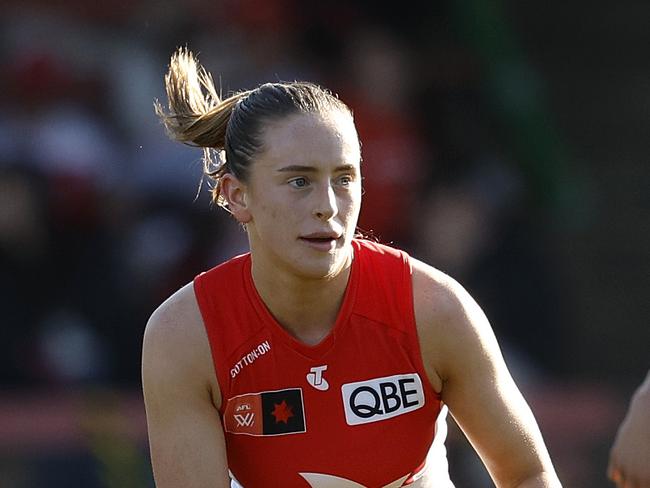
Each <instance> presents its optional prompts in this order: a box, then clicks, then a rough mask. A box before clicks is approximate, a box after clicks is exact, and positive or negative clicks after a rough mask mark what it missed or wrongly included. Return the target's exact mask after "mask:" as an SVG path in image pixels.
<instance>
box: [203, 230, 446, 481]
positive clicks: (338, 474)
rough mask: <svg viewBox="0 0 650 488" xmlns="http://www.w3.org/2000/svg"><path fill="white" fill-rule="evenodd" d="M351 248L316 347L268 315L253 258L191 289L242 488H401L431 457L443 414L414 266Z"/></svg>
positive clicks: (389, 254) (361, 246)
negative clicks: (419, 322)
mask: <svg viewBox="0 0 650 488" xmlns="http://www.w3.org/2000/svg"><path fill="white" fill-rule="evenodd" d="M352 245H353V247H354V260H353V263H352V270H351V273H350V278H349V281H348V285H347V288H346V292H345V297H344V299H343V303H342V305H341V309H340V311H339V315H338V318H337V320H336V323H335V324H334V327H333V329H332V331H331V332H330V334H329V335H328V336H327V337H326V338H325V339H323V340H322V341H321V342H320V343H319V344H317V345H315V346H308V345H305V344H303V343H301V342H299V341H297V340H296V339H295V338H293V337H292V336H291V335H289V334H288V333H287V332H286V331H285V330H284V329H283V328H282V326H281V325H280V324H279V323H278V322H277V321H276V320H275V319H274V318H273V316H272V315H271V313H270V312H269V311H268V309H267V308H266V306H265V305H264V303H263V302H262V300H261V298H260V296H259V295H258V293H257V291H256V289H255V286H254V283H253V280H252V276H251V258H250V254H245V255H242V256H238V257H236V258H233V259H231V260H229V261H227V262H225V263H223V264H221V265H219V266H217V267H215V268H213V269H211V270H210V271H208V272H205V273H202V274H200V275H199V276H197V277H196V278H195V280H194V290H195V293H196V297H197V300H198V304H199V307H200V310H201V314H202V316H203V320H204V323H205V327H206V330H207V333H208V338H209V341H210V347H211V350H212V357H213V361H214V366H215V369H216V373H217V379H218V381H219V386H220V389H221V397H222V405H221V408H220V414H221V421H222V425H223V428H224V433H225V439H226V448H227V456H228V467H229V469H230V471H231V475H232V476H233V477H234V478H235V479H236V480H237V482H239V483H240V484H241V485H243V486H244V487H245V488H254V487H332V486H341V487H357V488H359V487H389V486H390V487H397V486H404V485H408V484H410V483H411V482H412V479H413V475H414V473H416V472H417V471H418V470H419V469H421V468H422V466H423V463H424V461H425V459H426V457H427V453H428V451H429V448H430V447H431V444H432V442H433V439H434V434H435V425H436V419H437V417H438V414H439V413H440V408H441V402H440V397H439V395H438V394H437V393H436V392H435V391H434V390H433V388H432V387H431V385H430V383H429V381H428V378H427V376H426V373H425V370H424V366H423V363H422V358H421V354H420V347H419V343H418V338H417V333H416V328H415V317H414V311H413V292H412V285H411V266H410V263H409V258H408V255H407V254H406V253H404V252H403V251H398V250H396V249H393V248H390V247H387V246H384V245H381V244H376V243H372V242H369V241H365V240H354V241H353V243H352Z"/></svg>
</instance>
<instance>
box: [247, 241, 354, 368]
mask: <svg viewBox="0 0 650 488" xmlns="http://www.w3.org/2000/svg"><path fill="white" fill-rule="evenodd" d="M351 245H352V249H353V258H352V265H351V270H350V276H349V277H348V283H347V286H346V287H345V293H344V295H343V301H342V302H341V307H340V309H339V312H338V314H337V316H336V320H335V322H334V326H333V327H332V329H331V330H330V331H329V333H328V334H327V335H326V336H325V337H324V338H323V339H322V340H321V341H320V342H319V343H318V344H314V345H309V344H305V343H304V342H302V341H300V340H299V339H297V338H295V337H294V336H292V335H291V334H290V333H289V332H288V331H287V330H286V329H285V328H284V327H283V326H282V325H281V324H280V323H279V322H278V321H277V320H276V319H275V317H273V315H272V314H271V312H270V311H269V309H268V307H267V306H266V304H265V303H264V301H263V300H262V297H261V296H260V294H259V293H258V291H257V288H255V282H254V281H253V274H252V272H251V265H252V259H251V256H250V254H248V255H247V256H246V260H245V262H244V269H243V273H244V285H245V289H246V293H247V295H248V298H249V300H250V301H251V303H252V305H253V308H254V309H255V311H256V312H257V315H258V316H259V317H260V319H261V320H262V323H263V325H264V327H265V328H266V329H267V330H269V331H270V332H271V333H273V335H274V336H275V337H277V338H278V339H280V340H281V341H282V342H284V343H285V344H286V345H287V346H288V347H289V348H291V349H293V350H294V351H296V352H298V353H299V354H302V355H303V356H306V357H308V358H310V359H320V358H322V357H323V356H325V355H326V354H327V353H328V352H329V351H330V350H331V349H332V348H333V346H334V344H335V343H336V340H337V337H339V336H340V335H341V334H342V333H343V330H344V329H345V327H346V324H347V323H348V322H349V320H348V319H349V317H350V315H351V314H352V309H353V306H354V303H355V298H356V294H357V285H358V282H359V267H360V262H359V254H360V253H359V247H360V246H359V244H358V243H357V242H356V241H355V240H353V241H352V244H351Z"/></svg>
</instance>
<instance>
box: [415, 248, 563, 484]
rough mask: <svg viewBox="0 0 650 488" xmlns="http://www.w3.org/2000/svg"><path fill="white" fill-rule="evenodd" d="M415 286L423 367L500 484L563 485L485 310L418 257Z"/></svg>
mask: <svg viewBox="0 0 650 488" xmlns="http://www.w3.org/2000/svg"><path fill="white" fill-rule="evenodd" d="M413 284H414V301H415V311H416V322H417V325H418V333H419V336H420V342H421V346H422V354H423V359H424V362H425V366H426V367H427V368H428V372H429V373H430V376H432V377H433V381H432V382H433V383H434V384H435V383H436V382H439V384H440V387H441V388H440V390H441V391H440V392H441V396H442V400H443V401H444V402H445V403H446V404H447V405H448V406H449V410H450V412H451V413H452V415H453V417H454V419H455V420H456V421H457V422H458V425H459V426H460V427H461V429H462V430H463V432H464V433H465V435H466V436H467V438H468V439H469V441H470V442H471V444H472V445H473V446H474V448H475V449H476V451H477V453H478V454H479V456H480V457H481V459H482V460H483V462H484V463H485V466H486V468H487V469H488V471H489V472H490V475H491V476H492V478H493V479H494V481H495V483H496V484H497V486H499V487H502V486H518V485H519V483H521V482H522V481H523V480H526V479H532V478H534V477H536V476H538V477H541V478H548V480H550V481H549V483H551V482H553V483H557V486H559V482H558V481H557V479H556V477H555V473H554V470H553V466H552V464H551V461H550V457H549V455H548V452H547V450H546V447H545V445H544V441H543V439H542V436H541V433H540V431H539V428H538V426H537V422H536V421H535V418H534V416H533V414H532V412H531V410H530V408H529V407H528V405H527V403H526V401H525V400H524V398H523V396H522V394H521V393H520V391H519V389H518V388H517V386H516V385H515V382H514V381H513V379H512V376H511V375H510V373H509V371H508V369H507V367H506V364H505V361H504V359H503V356H502V354H501V351H500V348H499V345H498V343H497V340H496V338H495V335H494V333H493V331H492V328H491V326H490V324H489V322H488V320H487V318H486V316H485V314H484V313H483V311H482V310H481V308H480V307H479V306H478V304H477V303H476V302H475V301H474V300H473V299H472V298H471V297H470V295H469V294H468V293H467V292H466V291H465V290H464V289H463V288H462V287H461V286H460V285H459V284H458V283H457V282H455V281H454V280H452V279H451V278H449V277H448V276H446V275H444V274H443V273H441V272H439V271H437V270H435V269H433V268H431V267H429V266H426V265H424V264H422V263H419V262H417V261H416V262H415V263H414V275H413ZM522 326H524V324H522ZM541 478H540V479H541ZM539 486H556V485H555V484H539Z"/></svg>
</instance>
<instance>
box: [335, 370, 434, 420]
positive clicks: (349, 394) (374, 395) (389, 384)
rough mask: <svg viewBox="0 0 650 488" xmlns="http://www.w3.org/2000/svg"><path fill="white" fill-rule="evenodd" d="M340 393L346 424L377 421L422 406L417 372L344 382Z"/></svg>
mask: <svg viewBox="0 0 650 488" xmlns="http://www.w3.org/2000/svg"><path fill="white" fill-rule="evenodd" d="M341 393H342V394H343V406H344V408H345V420H346V422H347V423H348V425H359V424H367V423H369V422H378V421H380V420H386V419H389V418H391V417H397V416H398V415H403V414H405V413H408V412H412V411H413V410H417V409H418V408H421V407H423V406H424V390H423V389H422V381H421V380H420V376H419V375H418V374H417V373H412V374H399V375H395V376H386V377H384V378H374V379H372V380H367V381H359V382H356V383H347V384H345V385H343V386H342V387H341Z"/></svg>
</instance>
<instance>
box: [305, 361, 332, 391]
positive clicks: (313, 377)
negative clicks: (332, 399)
mask: <svg viewBox="0 0 650 488" xmlns="http://www.w3.org/2000/svg"><path fill="white" fill-rule="evenodd" d="M326 370H327V365H324V366H314V367H313V368H311V369H310V370H309V371H310V372H309V373H307V382H308V383H309V384H310V385H311V386H313V387H314V388H316V389H317V390H320V391H325V390H327V389H328V388H329V387H330V384H329V383H328V382H327V380H326V379H325V378H323V372H325V371H326Z"/></svg>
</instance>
